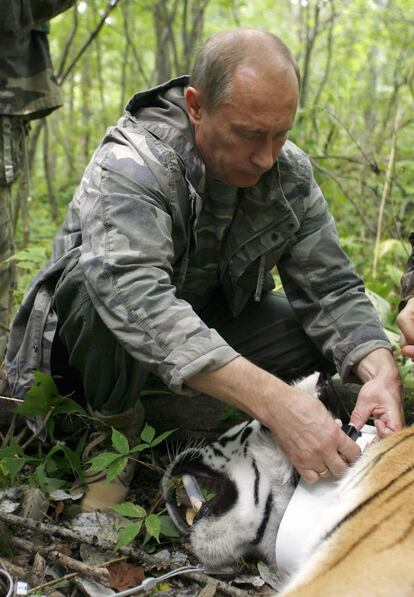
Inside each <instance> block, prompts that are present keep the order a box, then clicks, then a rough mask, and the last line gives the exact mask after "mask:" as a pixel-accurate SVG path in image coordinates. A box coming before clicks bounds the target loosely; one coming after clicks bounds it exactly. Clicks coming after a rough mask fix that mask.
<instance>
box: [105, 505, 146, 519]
mask: <svg viewBox="0 0 414 597" xmlns="http://www.w3.org/2000/svg"><path fill="white" fill-rule="evenodd" d="M113 510H115V512H117V513H118V514H120V515H121V516H126V517H128V518H145V516H146V515H147V513H146V511H145V509H144V508H142V507H141V506H137V505H136V504H133V503H132V502H124V503H123V504H118V505H117V506H114V508H113Z"/></svg>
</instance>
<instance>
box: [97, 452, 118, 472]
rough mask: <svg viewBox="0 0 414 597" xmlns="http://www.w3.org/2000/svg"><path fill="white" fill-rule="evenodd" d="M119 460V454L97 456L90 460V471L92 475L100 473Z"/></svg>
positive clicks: (105, 453) (104, 453) (109, 453)
mask: <svg viewBox="0 0 414 597" xmlns="http://www.w3.org/2000/svg"><path fill="white" fill-rule="evenodd" d="M119 458H120V455H119V452H103V453H102V454H98V455H97V456H94V457H93V458H91V459H90V461H89V463H90V470H91V472H92V473H100V472H101V471H103V470H104V469H106V468H107V467H108V466H110V465H111V464H112V463H113V462H114V461H115V460H118V459H119Z"/></svg>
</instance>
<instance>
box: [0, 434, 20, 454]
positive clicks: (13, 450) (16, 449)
mask: <svg viewBox="0 0 414 597" xmlns="http://www.w3.org/2000/svg"><path fill="white" fill-rule="evenodd" d="M6 456H11V457H15V456H24V450H23V448H22V447H21V446H19V444H18V443H17V442H16V440H15V439H14V438H12V440H11V441H10V444H9V445H8V446H7V447H6V448H0V458H4V457H6Z"/></svg>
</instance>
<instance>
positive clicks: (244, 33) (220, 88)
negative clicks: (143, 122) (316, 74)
mask: <svg viewBox="0 0 414 597" xmlns="http://www.w3.org/2000/svg"><path fill="white" fill-rule="evenodd" d="M255 33H259V34H263V35H264V36H265V37H266V38H267V41H269V42H270V46H273V47H274V50H275V52H277V53H279V55H280V56H281V57H282V58H285V59H286V60H287V61H288V62H289V63H290V64H291V66H292V68H293V69H294V71H295V74H296V77H297V80H298V85H299V87H300V70H299V67H298V65H297V63H296V60H295V59H294V57H293V54H292V52H291V51H290V50H289V48H288V47H287V45H286V44H285V43H284V42H283V41H282V40H281V39H280V38H279V37H278V36H277V35H274V34H273V33H269V32H267V31H262V30H260V29H247V28H241V27H240V28H238V29H232V30H230V31H221V32H220V33H216V34H214V35H212V36H211V37H209V38H208V39H207V40H206V41H205V42H204V44H203V45H202V46H201V48H200V50H199V51H198V53H197V56H196V59H195V62H194V66H193V68H192V70H191V74H190V85H192V86H194V87H196V88H197V89H200V91H202V92H203V101H204V105H205V107H206V108H207V110H209V109H213V108H216V107H217V106H218V105H219V104H220V102H222V101H223V100H224V99H226V98H227V97H228V96H229V95H230V93H231V84H232V75H233V73H234V70H235V69H236V67H237V66H238V65H239V64H241V63H242V62H243V61H244V60H245V59H246V58H247V57H248V55H249V53H250V52H251V51H252V39H253V35H252V34H255Z"/></svg>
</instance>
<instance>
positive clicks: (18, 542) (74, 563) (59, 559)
mask: <svg viewBox="0 0 414 597" xmlns="http://www.w3.org/2000/svg"><path fill="white" fill-rule="evenodd" d="M12 543H13V544H14V545H15V546H16V547H20V549H24V550H25V551H28V552H29V553H32V554H36V553H40V554H42V555H43V556H45V557H47V558H48V559H49V560H52V562H56V563H58V564H61V565H62V566H64V567H65V568H70V569H71V570H76V572H78V573H79V574H82V575H84V576H90V577H91V578H95V579H96V580H98V581H99V582H101V583H107V582H108V579H109V572H108V570H107V569H106V568H102V567H99V568H98V567H94V566H89V565H88V564H85V563H84V562H79V560H75V559H74V558H71V557H70V556H67V555H65V554H64V553H61V552H60V551H58V550H57V549H56V548H55V546H54V545H52V546H50V547H45V546H44V545H39V544H37V543H32V542H31V541H27V540H26V539H20V538H19V537H12Z"/></svg>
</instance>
